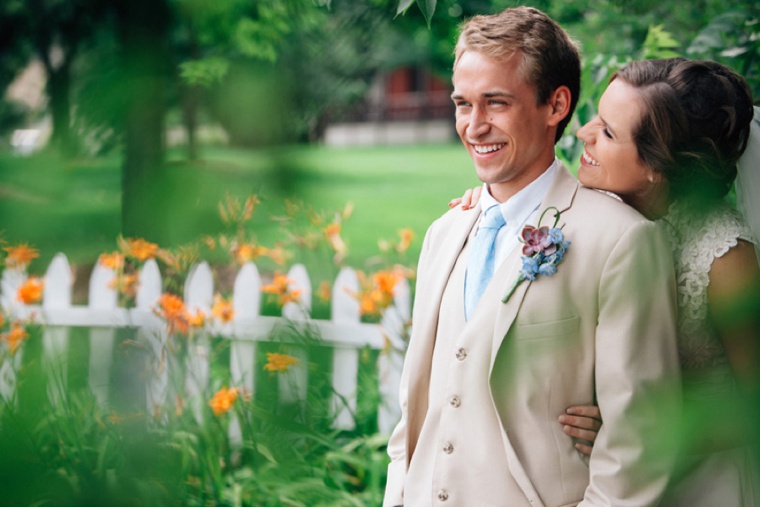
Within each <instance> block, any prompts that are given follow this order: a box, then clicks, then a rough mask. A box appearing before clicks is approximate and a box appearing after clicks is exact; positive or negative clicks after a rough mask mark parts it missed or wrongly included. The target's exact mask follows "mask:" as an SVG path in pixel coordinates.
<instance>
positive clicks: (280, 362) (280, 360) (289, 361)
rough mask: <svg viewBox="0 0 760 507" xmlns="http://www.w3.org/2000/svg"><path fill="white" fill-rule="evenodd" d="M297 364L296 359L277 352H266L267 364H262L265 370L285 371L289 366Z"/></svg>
mask: <svg viewBox="0 0 760 507" xmlns="http://www.w3.org/2000/svg"><path fill="white" fill-rule="evenodd" d="M296 364H298V359H296V358H295V357H293V356H289V355H287V354H278V353H276V352H267V364H265V365H264V369H265V370H266V371H280V372H285V371H288V370H289V369H290V367H291V366H294V365H296Z"/></svg>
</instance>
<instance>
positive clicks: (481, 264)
mask: <svg viewBox="0 0 760 507" xmlns="http://www.w3.org/2000/svg"><path fill="white" fill-rule="evenodd" d="M505 225H506V222H505V221H504V216H503V215H502V214H501V209H500V208H499V206H498V205H495V204H494V205H493V206H491V207H490V208H488V209H487V210H486V211H485V213H484V214H483V218H482V219H481V221H480V228H479V229H478V234H477V235H476V236H475V238H474V239H473V240H472V245H470V253H469V254H468V255H469V258H468V259H467V273H466V274H465V277H464V318H465V319H466V320H470V315H472V312H473V310H475V305H477V304H478V301H479V300H480V296H482V295H483V292H484V291H485V290H486V287H487V286H488V282H490V281H491V278H492V277H493V270H494V261H495V258H496V236H497V235H498V234H499V229H501V228H502V227H504V226H505Z"/></svg>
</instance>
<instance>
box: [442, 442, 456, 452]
mask: <svg viewBox="0 0 760 507" xmlns="http://www.w3.org/2000/svg"><path fill="white" fill-rule="evenodd" d="M443 452H445V453H446V454H451V453H452V452H454V446H453V445H451V442H446V443H445V444H444V446H443Z"/></svg>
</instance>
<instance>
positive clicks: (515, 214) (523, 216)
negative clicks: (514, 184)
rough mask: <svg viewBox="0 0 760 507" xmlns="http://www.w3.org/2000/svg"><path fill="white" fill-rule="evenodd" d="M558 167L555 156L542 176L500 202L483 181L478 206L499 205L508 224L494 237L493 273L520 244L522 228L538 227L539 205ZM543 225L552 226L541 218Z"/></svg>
mask: <svg viewBox="0 0 760 507" xmlns="http://www.w3.org/2000/svg"><path fill="white" fill-rule="evenodd" d="M558 167H559V160H557V159H556V158H555V159H554V162H553V163H552V165H550V166H549V168H548V169H547V170H546V171H545V172H544V173H543V174H542V175H541V176H539V177H538V178H536V179H535V180H533V181H532V182H531V183H530V184H529V185H528V186H527V187H525V188H523V189H522V190H520V191H519V192H517V193H516V194H515V195H513V196H512V197H511V198H509V199H508V200H507V201H506V202H503V203H499V201H497V200H496V199H494V198H493V196H492V195H491V192H490V191H489V190H488V185H487V184H485V183H484V184H483V194H482V195H481V196H480V209H481V210H482V211H485V210H487V209H488V208H490V207H491V206H494V205H498V206H499V207H500V209H501V214H502V216H503V217H504V220H505V221H506V222H507V225H505V226H504V227H502V228H501V230H500V231H499V234H498V235H497V236H496V258H495V263H494V272H496V270H497V269H499V266H500V265H501V263H502V261H503V260H504V259H506V258H507V256H508V255H509V254H510V253H511V252H512V250H514V249H515V247H516V246H517V245H518V244H519V243H520V240H519V239H518V238H519V236H520V233H521V232H522V228H523V227H524V226H525V225H526V224H528V223H529V224H530V225H534V226H538V218H539V216H540V214H539V213H538V207H539V206H540V205H541V201H543V200H544V196H545V195H546V192H547V191H548V190H549V187H550V186H551V184H552V182H553V181H554V176H555V175H556V174H557V168H558ZM482 219H483V214H482V213H481V215H480V219H478V223H477V224H475V230H474V234H473V237H475V236H477V234H478V231H479V229H480V221H481V220H482ZM542 225H552V223H551V222H549V221H548V220H547V219H544V223H543V224H542Z"/></svg>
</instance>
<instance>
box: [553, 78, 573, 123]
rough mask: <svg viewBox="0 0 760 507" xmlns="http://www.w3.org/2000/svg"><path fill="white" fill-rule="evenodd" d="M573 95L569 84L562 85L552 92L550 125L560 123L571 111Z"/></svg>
mask: <svg viewBox="0 0 760 507" xmlns="http://www.w3.org/2000/svg"><path fill="white" fill-rule="evenodd" d="M571 97H572V94H571V93H570V89H569V88H568V87H567V86H560V87H559V88H557V89H556V90H554V92H552V94H551V96H550V97H549V101H548V104H549V107H550V108H551V112H550V116H549V125H551V126H556V125H559V122H561V121H562V120H563V119H564V118H565V117H566V116H567V115H568V114H569V113H570V102H571Z"/></svg>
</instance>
